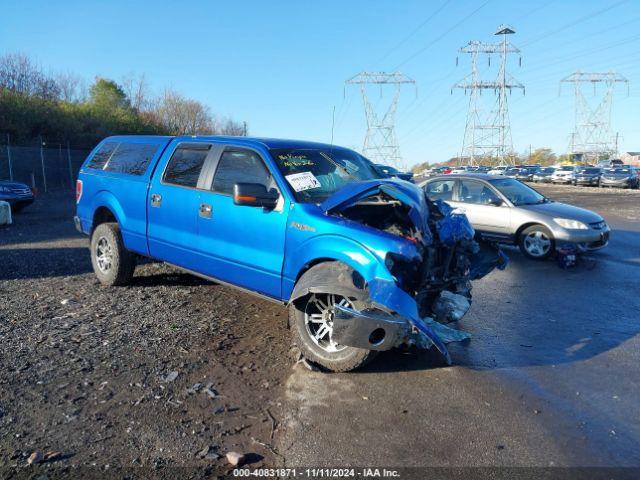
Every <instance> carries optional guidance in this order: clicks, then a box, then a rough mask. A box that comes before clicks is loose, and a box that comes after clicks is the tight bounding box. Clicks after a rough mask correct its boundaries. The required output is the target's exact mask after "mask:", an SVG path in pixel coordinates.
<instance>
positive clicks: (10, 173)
mask: <svg viewBox="0 0 640 480" xmlns="http://www.w3.org/2000/svg"><path fill="white" fill-rule="evenodd" d="M7 160H9V180H11V181H12V182H13V164H12V163H11V139H10V137H9V134H8V133H7Z"/></svg>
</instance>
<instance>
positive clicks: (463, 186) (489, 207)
mask: <svg viewBox="0 0 640 480" xmlns="http://www.w3.org/2000/svg"><path fill="white" fill-rule="evenodd" d="M499 202H501V203H499ZM448 203H450V204H451V206H452V207H456V208H458V209H459V210H460V211H461V212H462V213H464V214H466V215H467V218H468V219H469V222H471V225H473V228H475V229H476V231H478V232H479V233H480V234H481V235H482V236H485V237H497V238H500V237H502V236H505V235H508V234H509V232H510V220H511V209H510V208H509V206H508V205H507V204H506V203H505V202H504V200H503V199H502V197H501V196H500V194H499V193H498V192H497V191H496V190H495V189H494V188H493V187H492V186H491V185H489V184H488V183H486V182H482V181H479V180H470V179H460V180H459V181H458V188H457V189H456V192H455V194H454V201H453V202H448Z"/></svg>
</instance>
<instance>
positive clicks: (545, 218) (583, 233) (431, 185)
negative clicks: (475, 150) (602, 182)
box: [420, 174, 611, 259]
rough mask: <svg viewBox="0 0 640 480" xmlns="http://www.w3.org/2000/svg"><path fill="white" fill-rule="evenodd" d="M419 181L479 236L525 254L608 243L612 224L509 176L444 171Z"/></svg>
mask: <svg viewBox="0 0 640 480" xmlns="http://www.w3.org/2000/svg"><path fill="white" fill-rule="evenodd" d="M420 185H421V186H422V187H423V189H424V191H425V192H426V194H427V196H428V197H429V198H430V199H431V200H438V199H440V200H443V201H445V202H446V203H448V204H449V205H451V206H452V207H453V208H456V209H458V211H460V212H461V213H465V214H466V215H467V217H468V218H469V221H470V222H471V224H472V225H473V227H474V228H475V229H476V231H477V232H478V234H479V235H480V236H481V237H483V238H485V239H487V240H494V241H498V242H500V243H511V244H516V245H518V246H519V247H520V250H522V253H524V254H525V255H526V256H527V257H529V258H534V259H543V258H547V257H549V256H550V255H551V254H553V253H554V251H555V249H556V248H557V247H559V246H561V245H563V244H566V243H570V244H573V245H575V246H577V247H578V249H579V250H581V251H587V250H597V249H599V248H602V247H604V246H606V245H607V243H608V242H609V233H610V231H611V229H610V228H609V226H608V225H607V223H606V222H605V221H604V219H603V218H602V217H601V216H600V215H598V214H597V213H595V212H592V211H590V210H585V209H583V208H578V207H574V206H573V205H568V204H566V203H559V202H554V201H553V200H550V199H548V198H546V197H545V196H544V195H542V194H540V193H539V192H537V191H536V190H534V189H533V188H531V187H529V186H527V185H525V184H524V183H522V182H519V181H518V180H515V179H513V178H505V177H500V176H494V175H479V174H476V175H446V176H438V177H433V178H430V179H428V180H427V181H425V182H423V183H422V184H420Z"/></svg>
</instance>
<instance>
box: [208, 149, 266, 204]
mask: <svg viewBox="0 0 640 480" xmlns="http://www.w3.org/2000/svg"><path fill="white" fill-rule="evenodd" d="M236 183H260V184H262V185H265V186H266V187H267V188H272V187H275V183H274V181H273V179H272V177H271V174H270V173H269V170H267V167H266V166H265V164H264V162H263V161H262V159H261V158H260V156H259V155H258V154H257V153H256V152H253V151H251V150H236V149H234V150H227V151H225V152H224V153H223V154H222V156H221V157H220V162H218V168H217V169H216V173H215V176H214V177H213V185H212V187H211V189H212V190H213V191H214V192H217V193H222V194H225V195H233V185H234V184H236Z"/></svg>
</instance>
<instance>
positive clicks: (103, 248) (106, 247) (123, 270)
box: [91, 223, 136, 286]
mask: <svg viewBox="0 0 640 480" xmlns="http://www.w3.org/2000/svg"><path fill="white" fill-rule="evenodd" d="M91 264H92V266H93V271H94V272H95V274H96V277H98V280H100V283H102V284H103V285H107V286H117V285H127V284H128V283H129V282H130V281H131V278H132V277H133V271H134V269H135V267H136V261H135V255H134V254H133V253H131V252H130V251H128V250H127V249H126V248H125V247H124V242H123V241H122V235H121V234H120V227H119V226H118V224H117V223H101V224H100V225H98V226H97V227H96V228H95V230H94V231H93V234H92V235H91Z"/></svg>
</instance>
